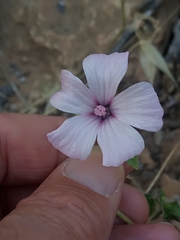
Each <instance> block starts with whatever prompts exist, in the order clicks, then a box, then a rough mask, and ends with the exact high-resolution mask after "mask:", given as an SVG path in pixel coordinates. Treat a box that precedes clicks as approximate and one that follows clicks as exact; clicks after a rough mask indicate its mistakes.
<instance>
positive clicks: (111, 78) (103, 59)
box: [83, 52, 128, 106]
mask: <svg viewBox="0 0 180 240" xmlns="http://www.w3.org/2000/svg"><path fill="white" fill-rule="evenodd" d="M127 66H128V53H127V52H126V53H113V54H110V55H106V54H92V55H89V56H88V57H86V58H85V59H84V61H83V68H84V72H85V74H86V78H87V81H88V86H89V89H90V90H91V91H92V92H93V93H94V95H95V96H96V99H97V100H98V102H99V104H101V105H104V106H106V105H107V104H109V103H110V101H111V100H112V99H113V97H114V96H115V94H116V90H117V87H118V85H119V83H120V81H121V79H122V78H123V77H124V75H125V73H126V71H127Z"/></svg>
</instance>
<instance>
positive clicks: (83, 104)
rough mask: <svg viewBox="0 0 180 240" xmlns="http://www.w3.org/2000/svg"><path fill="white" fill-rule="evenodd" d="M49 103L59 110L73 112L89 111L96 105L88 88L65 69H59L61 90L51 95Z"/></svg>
mask: <svg viewBox="0 0 180 240" xmlns="http://www.w3.org/2000/svg"><path fill="white" fill-rule="evenodd" d="M50 103H51V105H52V106H54V107H55V108H57V109H59V110H61V111H64V112H70V113H75V114H83V113H91V112H93V109H94V107H95V106H96V103H95V100H94V98H93V95H92V93H91V92H90V90H89V89H88V88H87V87H86V86H85V85H84V84H83V83H82V81H81V80H80V79H79V78H77V77H75V76H74V75H73V74H72V73H71V72H69V71H67V70H62V71H61V91H59V92H57V93H55V94H54V95H53V96H52V97H51V99H50Z"/></svg>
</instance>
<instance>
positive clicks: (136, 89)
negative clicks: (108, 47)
mask: <svg viewBox="0 0 180 240" xmlns="http://www.w3.org/2000/svg"><path fill="white" fill-rule="evenodd" d="M127 66H128V53H127V52H126V53H113V54H111V55H105V54H92V55H90V56H88V57H86V58H85V59H84V61H83V69H84V72H85V74H86V77H87V82H88V87H86V86H85V85H84V84H83V83H82V81H81V80H80V79H78V78H77V77H75V76H74V75H73V74H72V73H70V72H69V71H66V70H62V72H61V86H62V89H61V91H59V92H57V93H56V94H54V95H53V96H52V97H51V99H50V103H51V104H52V105H53V106H54V107H55V108H57V109H59V110H61V111H64V112H70V113H74V114H78V116H74V117H72V118H69V119H67V120H65V121H64V123H63V124H62V125H61V126H60V127H59V128H58V129H56V130H54V131H53V132H50V133H49V134H48V135H47V137H48V140H49V142H50V143H51V144H52V145H53V146H54V147H55V148H56V149H58V150H59V151H61V152H62V153H64V154H65V155H67V156H68V157H70V158H74V159H80V160H85V159H86V158H87V157H88V156H89V155H90V153H91V150H92V147H93V145H94V143H95V141H96V140H97V143H98V144H99V146H100V148H101V151H102V154H103V165H104V166H119V165H121V164H122V163H123V162H125V161H127V160H129V159H130V158H132V157H134V156H136V155H138V154H140V153H141V152H142V150H143V149H144V141H143V139H142V137H141V135H140V134H139V133H138V132H137V131H136V130H135V129H134V128H133V127H136V128H139V129H143V130H147V131H151V132H156V131H158V130H160V129H161V127H162V124H163V122H162V116H163V109H162V107H161V105H160V103H159V100H158V97H157V94H156V93H155V91H154V89H153V87H152V85H151V84H150V83H148V82H140V83H137V84H135V85H133V86H131V87H129V88H128V89H126V90H125V91H123V92H121V93H120V94H118V95H116V96H115V94H116V90H117V87H118V85H119V83H120V81H121V80H122V78H123V76H124V75H125V73H126V71H127ZM132 126H133V127H132Z"/></svg>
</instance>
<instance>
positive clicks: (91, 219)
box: [0, 147, 124, 240]
mask: <svg viewBox="0 0 180 240" xmlns="http://www.w3.org/2000/svg"><path fill="white" fill-rule="evenodd" d="M123 181H124V169H123V167H120V168H114V167H108V168H107V167H103V166H102V155H101V152H100V150H99V149H98V148H97V147H96V148H95V149H94V150H93V152H92V154H91V155H90V157H89V158H88V159H87V160H85V161H78V160H72V159H67V161H65V162H64V163H63V164H61V165H60V166H59V167H57V168H56V169H55V170H54V172H53V173H52V174H51V175H50V176H49V177H48V178H47V179H46V180H45V181H44V182H43V183H42V184H41V186H40V187H39V188H38V189H37V190H36V191H35V192H34V193H33V194H32V195H31V196H30V197H28V198H26V199H24V200H22V201H21V202H20V203H19V204H18V205H17V207H16V209H15V210H14V211H13V212H11V214H10V215H8V216H7V217H6V218H4V220H3V221H2V222H1V224H0V227H1V228H2V227H5V228H7V227H8V228H11V232H12V229H14V230H15V231H16V236H18V237H17V239H20V240H21V239H26V240H28V239H43V240H46V239H55V240H56V239H58V240H59V239H64V240H69V239H73V240H81V239H82V240H84V239H92V240H96V239H98V240H101V239H102V240H105V239H108V237H109V235H110V232H111V229H112V225H113V222H114V219H115V216H116V211H117V209H118V206H119V203H120V197H121V190H122V183H123ZM12 226H13V228H12ZM1 228H0V229H1ZM0 233H1V231H0ZM4 234H6V236H5V235H3V236H4V238H2V237H1V239H11V238H10V237H11V236H9V235H8V234H10V232H9V231H6V232H4ZM0 236H1V234H0Z"/></svg>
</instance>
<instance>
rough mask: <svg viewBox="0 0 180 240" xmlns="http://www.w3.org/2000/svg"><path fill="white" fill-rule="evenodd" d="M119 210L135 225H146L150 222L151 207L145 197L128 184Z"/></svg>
mask: <svg viewBox="0 0 180 240" xmlns="http://www.w3.org/2000/svg"><path fill="white" fill-rule="evenodd" d="M119 210H121V211H122V212H123V213H124V214H125V215H127V216H128V217H129V218H130V219H131V220H132V221H133V222H135V223H146V222H147V220H148V215H149V206H148V203H147V200H146V198H145V196H144V195H143V194H142V192H141V191H140V190H139V189H137V188H134V187H132V186H130V185H128V184H124V187H123V190H122V198H121V202H120V206H119Z"/></svg>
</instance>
